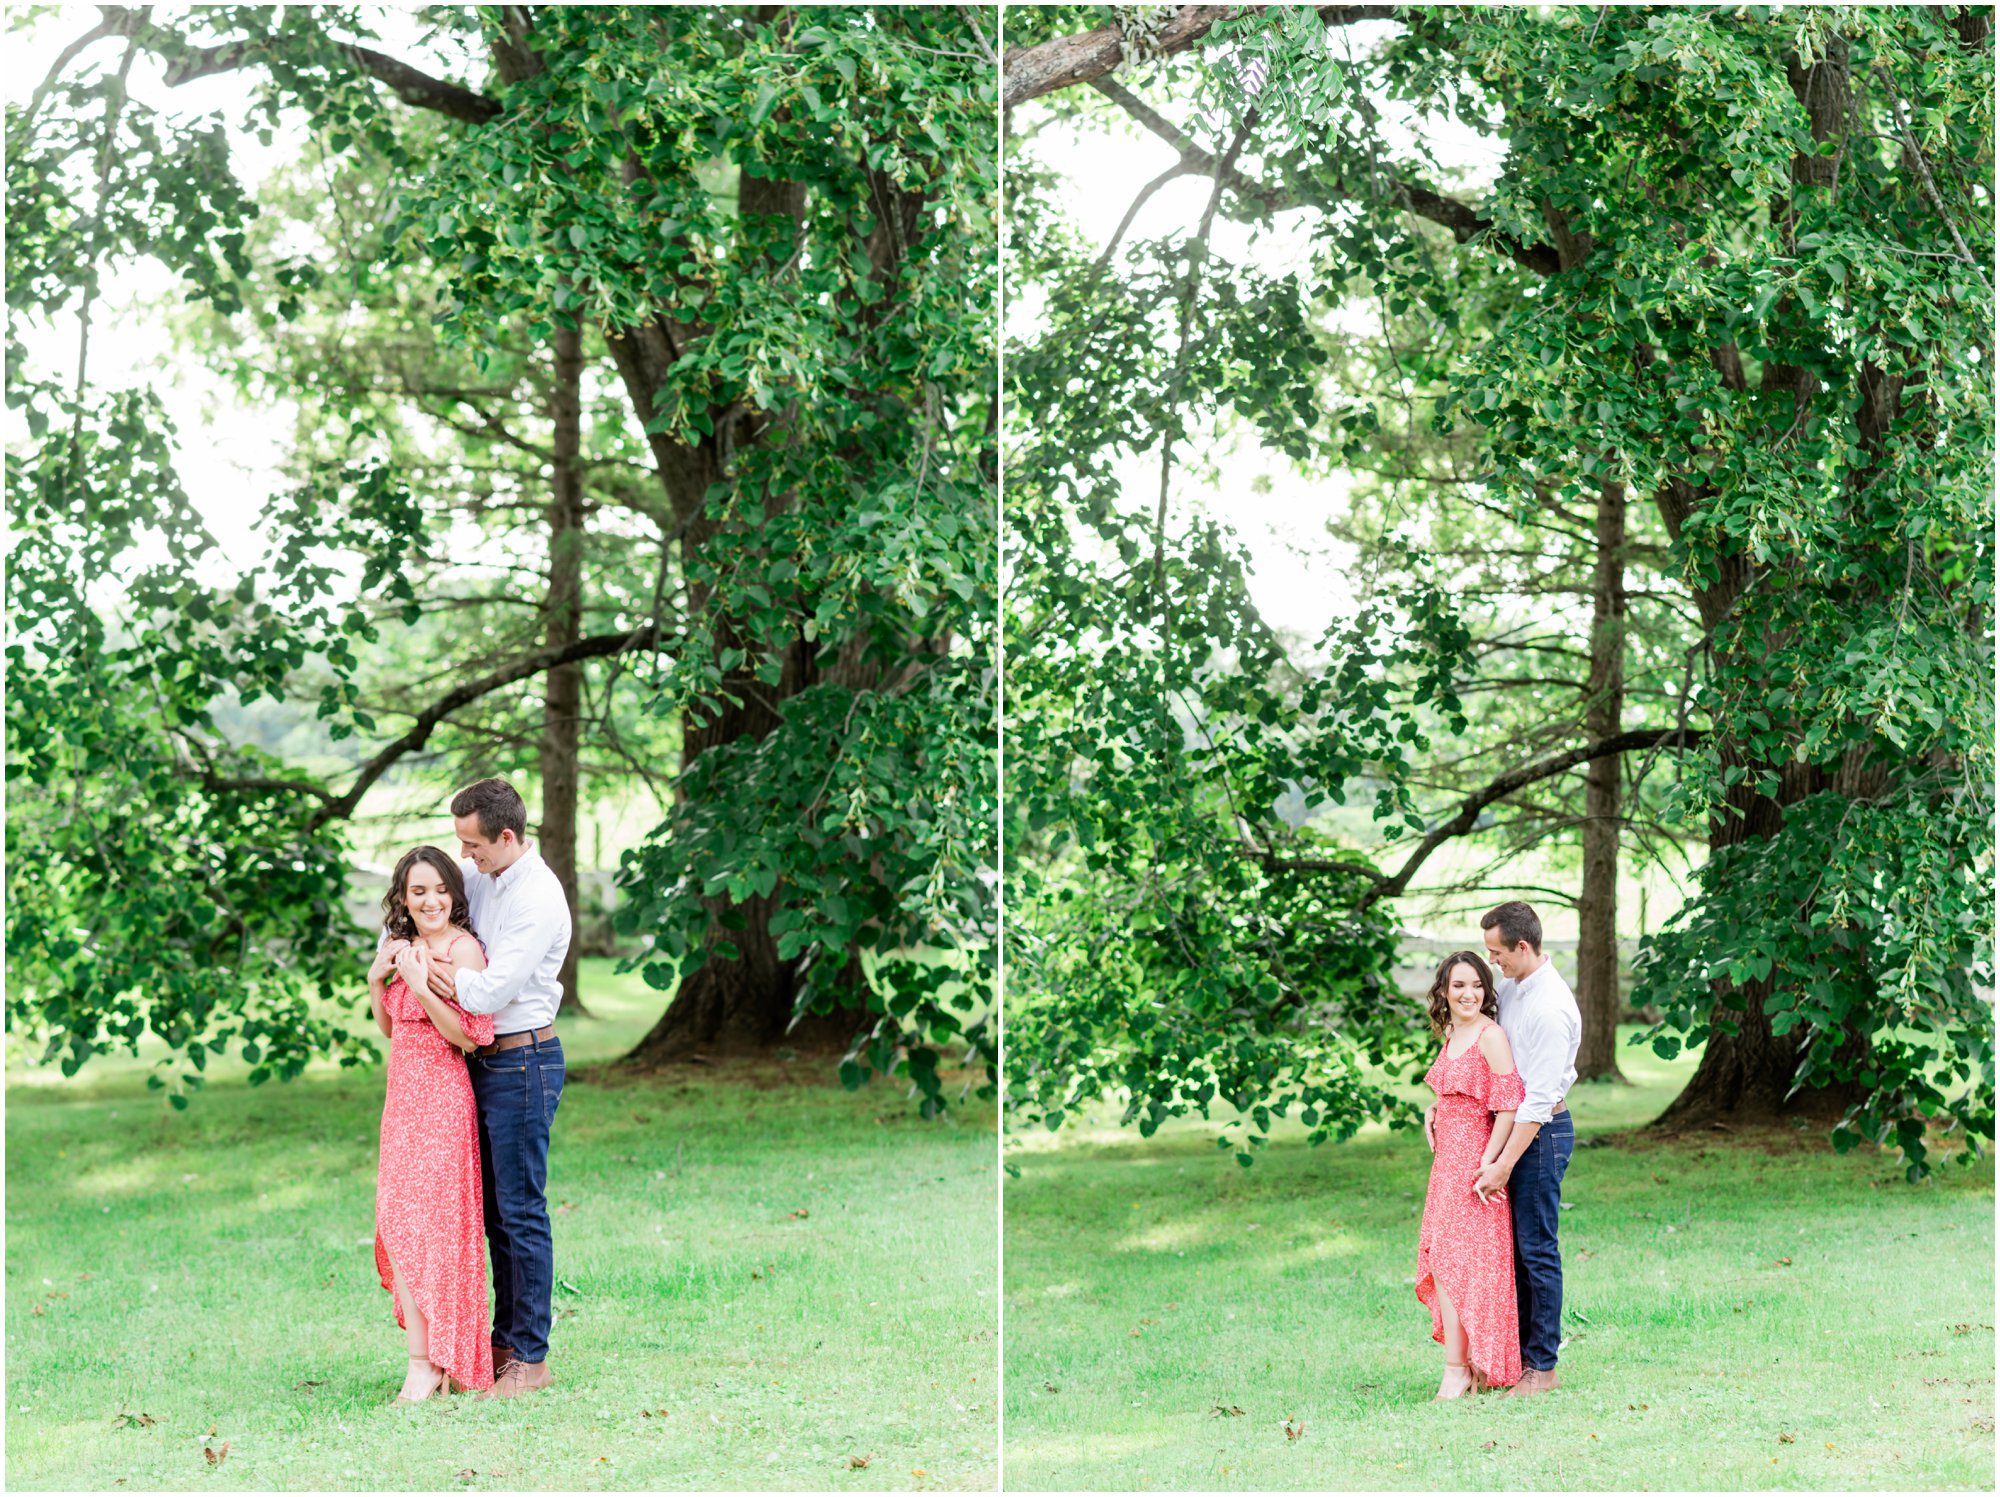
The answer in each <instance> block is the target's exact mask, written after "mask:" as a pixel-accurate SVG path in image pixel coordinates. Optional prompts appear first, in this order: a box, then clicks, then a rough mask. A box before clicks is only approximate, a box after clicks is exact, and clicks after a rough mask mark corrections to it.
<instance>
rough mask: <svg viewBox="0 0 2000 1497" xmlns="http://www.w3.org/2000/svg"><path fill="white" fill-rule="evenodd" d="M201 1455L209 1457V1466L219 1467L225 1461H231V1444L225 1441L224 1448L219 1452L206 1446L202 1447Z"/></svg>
mask: <svg viewBox="0 0 2000 1497" xmlns="http://www.w3.org/2000/svg"><path fill="white" fill-rule="evenodd" d="M201 1453H202V1454H203V1455H205V1456H207V1457H208V1463H209V1465H211V1466H219V1465H221V1464H222V1463H223V1462H224V1461H226V1460H228V1459H229V1442H228V1441H227V1440H224V1441H223V1442H222V1448H221V1449H219V1450H217V1449H214V1448H212V1447H210V1446H207V1445H204V1446H202V1447H201Z"/></svg>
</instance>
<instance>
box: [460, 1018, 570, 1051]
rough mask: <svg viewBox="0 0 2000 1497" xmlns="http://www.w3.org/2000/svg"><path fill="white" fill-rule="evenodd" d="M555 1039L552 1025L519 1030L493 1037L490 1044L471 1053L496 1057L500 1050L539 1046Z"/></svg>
mask: <svg viewBox="0 0 2000 1497" xmlns="http://www.w3.org/2000/svg"><path fill="white" fill-rule="evenodd" d="M555 1037H556V1027H555V1025H553V1024H550V1025H547V1026H545V1027H544V1028H541V1029H521V1030H516V1031H515V1032H514V1033H513V1034H496V1035H495V1036H493V1043H492V1044H490V1045H481V1046H480V1047H479V1048H478V1049H477V1050H474V1051H473V1052H472V1053H473V1054H474V1055H497V1054H499V1053H500V1052H501V1051H502V1050H518V1049H520V1048H521V1047H522V1046H523V1045H539V1044H540V1043H541V1042H542V1041H543V1040H552V1039H554V1038H555Z"/></svg>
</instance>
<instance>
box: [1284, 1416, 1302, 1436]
mask: <svg viewBox="0 0 2000 1497" xmlns="http://www.w3.org/2000/svg"><path fill="white" fill-rule="evenodd" d="M1305 1432H1306V1422H1305V1420H1303V1419H1301V1420H1300V1421H1299V1422H1298V1423H1297V1424H1294V1423H1292V1420H1291V1416H1290V1415H1287V1416H1286V1417H1285V1438H1286V1439H1287V1440H1288V1441H1289V1440H1296V1439H1297V1438H1298V1437H1299V1436H1300V1435H1302V1434H1304V1433H1305Z"/></svg>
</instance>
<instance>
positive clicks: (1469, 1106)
mask: <svg viewBox="0 0 2000 1497" xmlns="http://www.w3.org/2000/svg"><path fill="white" fill-rule="evenodd" d="M1430 1017H1431V1028H1432V1030H1433V1031H1434V1032H1435V1033H1436V1034H1437V1036H1438V1037H1439V1038H1440V1039H1442V1040H1443V1041H1444V1048H1443V1049H1442V1050H1440V1051H1439V1052H1438V1058H1437V1059H1436V1060H1434V1061H1432V1062H1431V1068H1430V1071H1429V1073H1428V1074H1427V1075H1426V1076H1425V1077H1424V1082H1425V1084H1426V1085H1428V1086H1429V1087H1430V1089H1431V1090H1432V1091H1434V1092H1436V1093H1437V1101H1436V1102H1434V1103H1432V1104H1431V1107H1430V1109H1429V1111H1427V1112H1426V1113H1425V1114H1424V1137H1425V1138H1426V1139H1427V1140H1429V1142H1430V1146H1431V1152H1432V1156H1433V1157H1432V1159H1431V1183H1430V1190H1429V1191H1428V1192H1427V1193H1426V1194H1425V1196H1424V1221H1423V1226H1422V1227H1421V1228H1420V1229H1419V1230H1418V1233H1417V1298H1418V1299H1420V1300H1422V1301H1423V1302H1424V1303H1425V1304H1426V1305H1428V1306H1430V1311H1431V1340H1433V1341H1441V1342H1443V1343H1444V1378H1443V1380H1442V1381H1441V1382H1440V1383H1439V1384H1438V1391H1437V1396H1438V1397H1439V1398H1458V1397H1461V1396H1462V1395H1464V1394H1466V1393H1469V1392H1471V1391H1473V1390H1474V1389H1476V1388H1488V1387H1492V1388H1509V1387H1512V1386H1513V1385H1514V1384H1515V1383H1518V1382H1519V1381H1520V1380H1521V1333H1520V1326H1519V1322H1518V1319H1517V1315H1518V1312H1517V1311H1516V1309H1515V1305H1514V1224H1513V1218H1512V1216H1511V1215H1510V1208H1509V1206H1508V1204H1507V1193H1506V1192H1505V1191H1500V1192H1498V1193H1496V1194H1494V1195H1493V1196H1492V1198H1491V1199H1489V1200H1484V1201H1482V1200H1481V1199H1480V1198H1479V1197H1478V1196H1476V1195H1474V1194H1473V1190H1472V1182H1473V1180H1474V1179H1475V1178H1476V1177H1477V1176H1478V1174H1479V1170H1480V1166H1481V1165H1483V1164H1485V1163H1486V1162H1487V1161H1488V1160H1492V1159H1497V1158H1499V1156H1500V1150H1501V1147H1502V1146H1503V1145H1504V1144H1505V1143H1506V1142H1507V1134H1508V1132H1509V1131H1510V1130H1511V1129H1512V1128H1513V1126H1514V1109H1515V1108H1517V1107H1519V1106H1520V1105H1521V1100H1522V1097H1523V1095H1524V1093H1523V1090H1522V1087H1521V1078H1520V1075H1519V1074H1518V1073H1517V1072H1516V1071H1515V1069H1514V1052H1513V1050H1512V1049H1511V1048H1510V1047H1509V1045H1508V1043H1507V1034H1506V1031H1505V1030H1503V1029H1501V1027H1500V1001H1499V998H1498V997H1497V996H1496V994H1495V993H1494V991H1493V974H1492V972H1490V971H1489V970H1488V969H1487V966H1486V963H1485V961H1484V960H1483V959H1482V958H1480V957H1479V956H1477V955H1475V954H1474V953H1472V952H1470V951H1454V952H1453V953H1452V954H1451V955H1450V956H1448V957H1446V958H1445V959H1444V960H1443V961H1442V962H1441V963H1439V965H1438V969H1437V977H1436V979H1435V980H1433V981H1432V983H1431V991H1430Z"/></svg>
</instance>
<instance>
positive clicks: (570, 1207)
mask: <svg viewBox="0 0 2000 1497" xmlns="http://www.w3.org/2000/svg"><path fill="white" fill-rule="evenodd" d="M556 1210H558V1211H574V1210H576V1206H575V1204H574V1203H573V1202H570V1201H564V1202H563V1203H562V1204H561V1205H559V1206H557V1207H556Z"/></svg>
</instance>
